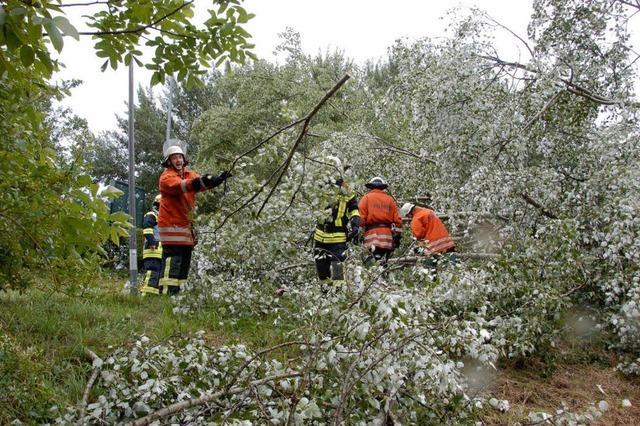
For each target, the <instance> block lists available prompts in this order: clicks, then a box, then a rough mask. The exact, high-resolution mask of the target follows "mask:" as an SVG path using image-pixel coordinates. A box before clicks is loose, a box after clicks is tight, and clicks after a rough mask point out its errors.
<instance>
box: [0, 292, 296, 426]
mask: <svg viewBox="0 0 640 426" xmlns="http://www.w3.org/2000/svg"><path fill="white" fill-rule="evenodd" d="M119 281H124V280H119ZM0 306H1V307H2V308H1V309H0V424H7V423H10V422H11V421H13V420H14V419H20V420H22V421H23V422H25V423H27V424H30V423H40V422H46V421H47V420H51V417H52V415H53V414H52V413H51V411H50V409H51V407H53V406H58V407H61V408H63V407H65V406H69V405H73V404H76V403H77V402H78V401H80V400H81V399H82V393H83V391H84V387H85V384H86V382H87V379H88V377H89V375H90V371H91V361H90V360H89V359H88V357H87V356H86V355H85V348H87V349H90V350H92V351H94V352H95V353H96V354H98V355H99V356H102V357H104V356H105V355H107V354H109V353H110V352H111V351H112V348H111V347H119V346H123V345H127V344H129V343H130V342H132V340H134V339H135V337H136V336H138V335H141V334H144V335H146V336H148V337H149V338H150V339H151V340H152V341H156V342H157V341H161V340H165V339H168V338H170V337H172V336H177V335H187V334H190V333H194V332H196V331H198V330H204V331H205V332H206V333H205V338H206V339H207V341H208V342H209V343H210V344H211V345H212V346H218V345H220V344H223V343H234V342H243V343H245V344H247V345H248V346H249V347H251V348H262V347H266V346H270V345H273V344H277V343H278V342H280V341H282V338H283V336H282V335H283V332H282V331H280V330H279V329H277V328H274V327H273V326H272V325H271V322H272V321H273V319H272V318H269V316H268V315H267V316H266V317H265V318H259V319H255V318H252V319H240V320H238V321H236V322H235V323H232V322H231V321H229V320H230V319H231V318H229V316H228V314H227V316H225V315H223V314H220V313H219V312H218V311H217V310H216V309H215V308H211V309H207V310H206V311H202V312H198V313H196V314H195V315H192V316H189V317H185V316H176V315H174V314H173V313H172V308H173V307H172V305H171V302H170V300H169V299H168V298H166V297H146V298H139V297H133V296H130V295H127V294H123V292H122V287H121V283H115V282H111V283H109V284H107V285H103V286H102V287H99V288H96V289H92V290H90V291H89V292H87V293H86V294H84V295H83V296H82V297H69V296H65V295H62V294H56V293H49V292H43V291H40V290H35V289H33V290H29V291H27V292H24V293H22V294H20V293H17V292H9V293H3V294H0Z"/></svg>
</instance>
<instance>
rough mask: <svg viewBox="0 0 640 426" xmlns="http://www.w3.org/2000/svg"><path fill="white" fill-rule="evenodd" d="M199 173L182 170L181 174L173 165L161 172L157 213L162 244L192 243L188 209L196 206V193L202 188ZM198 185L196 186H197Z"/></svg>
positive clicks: (189, 210)
mask: <svg viewBox="0 0 640 426" xmlns="http://www.w3.org/2000/svg"><path fill="white" fill-rule="evenodd" d="M196 179H198V180H199V179H200V176H199V175H198V174H197V173H196V172H194V171H191V170H187V169H184V172H183V174H182V176H180V175H179V174H178V172H177V171H176V170H175V169H174V168H173V167H169V168H167V169H166V170H165V171H164V172H163V173H162V175H160V194H161V195H162V198H161V199H160V212H159V214H158V231H159V234H160V241H162V245H163V246H170V245H174V246H192V245H193V233H192V232H191V218H190V217H189V216H190V214H191V212H192V211H193V210H194V209H195V207H196V192H199V191H203V190H205V187H204V185H203V184H202V181H200V182H198V183H196V185H195V188H194V181H195V180H196ZM196 188H197V189H196Z"/></svg>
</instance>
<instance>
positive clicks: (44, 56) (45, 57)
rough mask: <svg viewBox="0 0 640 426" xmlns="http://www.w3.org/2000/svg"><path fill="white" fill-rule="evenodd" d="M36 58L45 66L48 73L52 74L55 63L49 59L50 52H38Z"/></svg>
mask: <svg viewBox="0 0 640 426" xmlns="http://www.w3.org/2000/svg"><path fill="white" fill-rule="evenodd" d="M36 56H37V57H38V59H39V60H40V62H41V63H42V64H43V65H44V66H45V68H46V70H47V72H48V73H49V74H51V72H52V71H53V63H52V62H51V57H49V52H46V51H44V50H40V49H38V50H36Z"/></svg>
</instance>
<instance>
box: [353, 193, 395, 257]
mask: <svg viewBox="0 0 640 426" xmlns="http://www.w3.org/2000/svg"><path fill="white" fill-rule="evenodd" d="M358 210H359V211H360V226H361V227H362V228H364V230H365V232H364V246H365V248H367V249H372V248H374V247H375V248H379V249H385V250H393V248H394V246H393V233H392V231H391V225H392V224H393V225H395V227H396V228H398V229H402V218H401V217H400V212H399V211H398V206H397V205H396V202H395V200H394V199H393V197H391V196H390V195H389V194H387V193H386V192H384V191H383V190H381V189H372V190H371V191H369V192H367V193H366V194H365V195H364V197H362V199H361V200H360V203H359V204H358Z"/></svg>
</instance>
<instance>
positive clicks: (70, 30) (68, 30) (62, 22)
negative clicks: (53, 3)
mask: <svg viewBox="0 0 640 426" xmlns="http://www.w3.org/2000/svg"><path fill="white" fill-rule="evenodd" d="M53 23H54V24H55V25H56V27H58V28H59V29H60V31H62V34H64V35H68V36H71V37H73V38H75V39H76V40H80V34H78V30H77V29H76V27H74V26H73V25H71V23H70V22H69V20H68V19H67V18H66V17H65V16H56V17H55V18H53Z"/></svg>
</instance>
